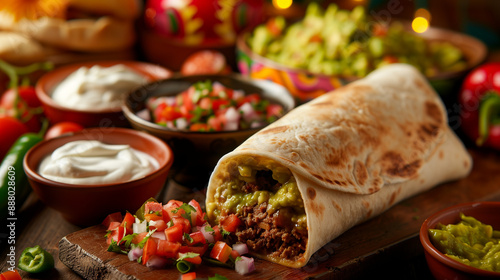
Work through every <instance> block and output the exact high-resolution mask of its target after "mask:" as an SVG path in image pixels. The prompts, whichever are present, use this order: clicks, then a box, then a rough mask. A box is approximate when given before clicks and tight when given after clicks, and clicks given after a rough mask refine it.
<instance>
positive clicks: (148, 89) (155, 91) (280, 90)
mask: <svg viewBox="0 0 500 280" xmlns="http://www.w3.org/2000/svg"><path fill="white" fill-rule="evenodd" d="M207 79H209V80H211V81H218V82H220V83H222V84H223V85H225V86H227V87H230V88H234V89H242V90H244V91H245V93H246V94H249V93H259V94H261V95H262V96H263V97H264V98H266V99H269V100H271V101H273V102H276V103H279V104H281V105H282V106H283V108H284V111H285V113H286V112H288V111H290V110H291V109H293V108H294V107H295V101H294V99H293V97H292V96H291V94H290V93H289V92H288V91H287V90H286V89H285V88H284V87H283V86H280V85H278V84H275V83H272V82H270V81H265V80H252V79H248V78H245V77H243V76H241V75H238V74H230V75H195V76H181V75H174V76H172V77H171V78H168V79H164V80H160V81H157V82H153V83H150V84H148V85H145V86H143V87H141V88H139V89H137V90H135V91H133V92H132V93H131V94H130V95H129V96H128V98H127V100H126V102H125V104H124V106H123V112H124V114H125V117H127V119H128V120H129V122H130V124H131V125H132V127H133V128H135V129H138V130H143V131H146V132H148V133H151V134H153V135H155V136H157V137H159V138H161V139H163V140H164V141H166V142H167V143H168V144H169V146H170V147H171V148H172V150H173V151H174V157H175V162H174V169H176V170H181V169H187V170H189V171H191V172H192V173H191V174H190V175H189V176H188V177H191V178H195V177H196V178H199V180H197V181H199V182H203V181H204V179H202V178H205V177H206V175H207V173H210V172H211V171H212V169H213V167H215V164H216V163H217V161H218V160H219V158H220V157H222V156H223V155H224V154H226V153H228V152H230V151H232V150H233V149H234V148H236V147H237V146H239V144H241V143H242V142H243V141H245V140H246V139H247V138H248V137H250V136H251V135H252V134H254V133H255V132H257V131H258V130H260V129H262V128H255V129H246V130H236V131H216V132H193V131H181V130H175V129H169V128H167V127H165V126H161V125H158V124H155V123H154V122H152V121H149V120H146V119H143V118H141V117H139V116H138V115H137V113H138V112H141V111H143V110H144V109H145V108H146V106H145V102H146V100H147V99H148V98H150V97H153V96H169V95H170V96H172V95H177V94H178V93H180V92H182V91H184V90H185V89H187V88H188V87H189V86H190V85H192V84H193V83H195V82H197V81H205V80H207ZM180 181H181V180H180V179H179V180H178V182H180ZM181 183H182V182H181ZM197 183H198V182H197ZM186 184H187V183H186ZM186 184H184V185H186Z"/></svg>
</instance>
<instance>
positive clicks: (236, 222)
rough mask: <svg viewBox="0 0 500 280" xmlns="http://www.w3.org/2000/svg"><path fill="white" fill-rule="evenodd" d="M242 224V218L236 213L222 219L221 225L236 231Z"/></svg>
mask: <svg viewBox="0 0 500 280" xmlns="http://www.w3.org/2000/svg"><path fill="white" fill-rule="evenodd" d="M240 225H241V220H240V219H239V218H238V216H236V214H231V215H229V216H227V217H226V218H225V219H223V220H222V221H221V226H222V228H223V229H224V230H226V231H229V232H236V229H237V228H238V227H239V226H240Z"/></svg>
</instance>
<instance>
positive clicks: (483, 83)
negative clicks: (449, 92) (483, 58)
mask: <svg viewBox="0 0 500 280" xmlns="http://www.w3.org/2000/svg"><path fill="white" fill-rule="evenodd" d="M459 102H460V105H461V111H462V112H461V116H460V117H461V121H462V129H463V131H464V132H465V133H466V134H467V136H468V137H470V138H471V139H472V140H474V141H475V142H476V145H478V146H487V147H492V148H495V149H498V150H500V62H493V63H487V64H483V65H481V66H479V67H478V68H476V69H474V70H473V71H472V72H471V73H469V74H468V75H467V77H466V78H465V80H464V82H463V84H462V89H461V90H460V94H459Z"/></svg>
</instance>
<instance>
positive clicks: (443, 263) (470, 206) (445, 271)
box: [420, 202, 500, 280]
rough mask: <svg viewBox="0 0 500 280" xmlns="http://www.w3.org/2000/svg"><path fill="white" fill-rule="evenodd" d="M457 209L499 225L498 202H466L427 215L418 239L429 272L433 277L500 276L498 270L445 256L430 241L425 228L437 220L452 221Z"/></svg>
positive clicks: (457, 216)
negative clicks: (487, 268) (489, 269)
mask: <svg viewBox="0 0 500 280" xmlns="http://www.w3.org/2000/svg"><path fill="white" fill-rule="evenodd" d="M460 213H464V214H465V215H466V216H472V217H474V218H476V219H477V220H479V221H481V222H482V223H483V224H488V225H491V226H492V227H493V229H496V230H499V229H500V202H468V203H462V204H458V205H455V206H451V207H448V208H446V209H443V210H441V211H439V212H437V213H435V214H433V215H431V216H430V217H428V218H427V219H426V220H425V221H424V223H423V224H422V227H421V228H420V242H421V243H422V246H423V247H424V254H425V259H426V260H427V264H428V265H429V269H430V271H431V273H432V275H433V276H434V277H435V278H436V279H437V280H444V279H456V280H466V279H467V280H469V279H470V280H472V279H500V272H492V271H487V270H483V269H478V268H475V267H472V266H468V265H465V264H463V263H461V262H458V261H455V260H453V259H451V258H448V257H447V256H446V255H444V254H443V253H441V252H440V251H439V250H438V249H436V247H434V245H433V244H432V242H431V241H430V238H429V233H428V230H429V229H433V228H436V225H437V224H438V223H441V224H444V225H447V224H456V223H458V222H459V221H460Z"/></svg>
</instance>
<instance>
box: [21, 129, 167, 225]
mask: <svg viewBox="0 0 500 280" xmlns="http://www.w3.org/2000/svg"><path fill="white" fill-rule="evenodd" d="M76 140H99V141H102V142H104V143H107V144H128V145H130V146H131V147H132V148H134V149H137V150H139V151H142V152H145V153H147V154H149V155H151V156H152V157H153V158H154V159H156V161H157V162H158V165H159V167H158V168H157V169H156V170H154V171H152V172H151V173H149V174H148V175H147V176H145V177H142V178H139V179H136V180H132V181H128V182H123V183H113V184H98V185H73V184H67V183H61V182H56V181H53V180H49V179H47V178H44V177H42V176H41V175H40V174H38V172H37V169H38V166H39V164H40V162H41V161H42V159H43V158H45V157H46V156H48V155H50V154H51V153H52V152H53V151H54V150H55V149H57V148H59V147H61V146H62V145H64V144H66V143H68V142H72V141H76ZM172 163H173V153H172V151H171V149H170V147H169V146H168V145H167V144H166V143H165V142H164V141H162V140H160V139H158V138H157V137H155V136H153V135H150V134H148V133H144V132H140V131H136V130H133V129H128V128H90V129H86V130H83V131H81V132H78V133H74V134H70V135H66V136H61V137H57V138H53V139H49V140H44V141H42V142H41V143H38V144H37V145H35V146H34V147H33V148H31V149H30V150H29V151H28V153H27V154H26V156H25V157H24V162H23V165H24V170H25V172H26V174H27V176H28V180H29V182H30V184H31V187H32V188H33V191H34V192H35V193H36V194H37V195H38V197H39V198H40V200H41V201H42V202H43V203H45V204H46V205H47V206H49V207H51V208H53V209H55V210H57V211H59V212H60V213H61V214H62V216H63V217H64V218H65V219H66V220H67V221H69V222H70V223H72V224H76V225H80V226H88V225H93V224H96V223H100V222H101V221H102V220H103V219H104V218H105V217H106V216H107V215H108V214H111V213H113V212H123V211H126V210H127V211H130V212H132V213H134V212H135V211H136V210H137V209H138V208H139V207H140V206H141V205H142V204H143V202H144V201H146V200H147V199H148V198H150V197H156V196H157V195H158V193H159V192H160V191H161V189H162V188H163V187H164V185H165V182H166V180H167V177H168V173H169V170H170V167H171V166H172Z"/></svg>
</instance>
